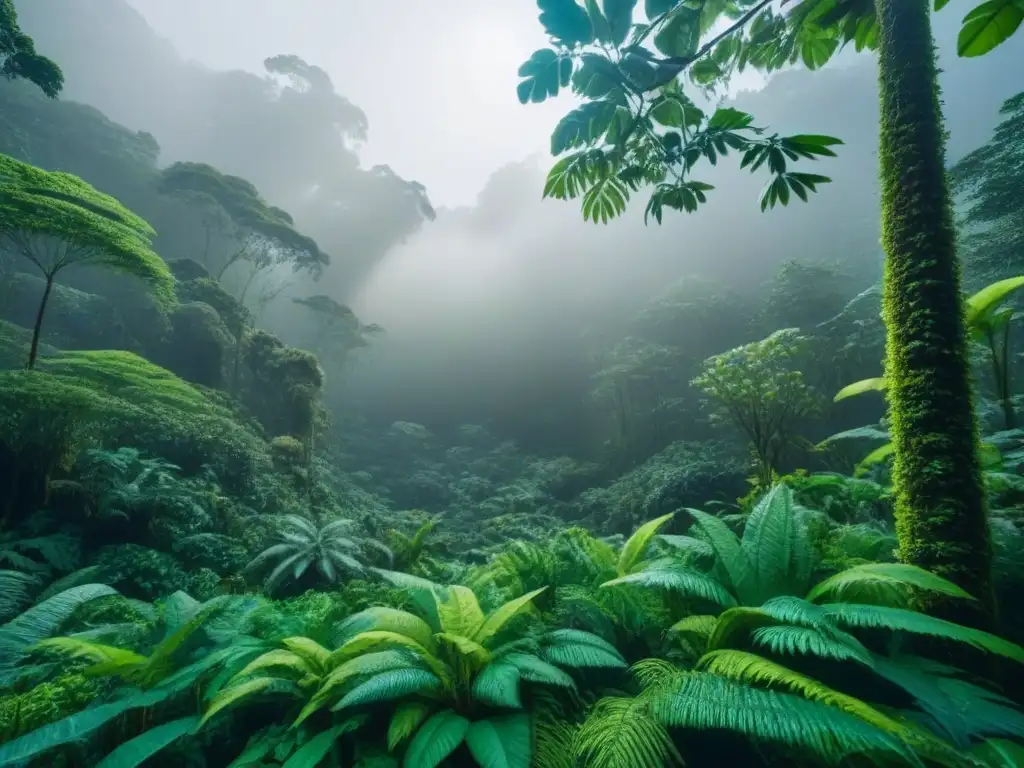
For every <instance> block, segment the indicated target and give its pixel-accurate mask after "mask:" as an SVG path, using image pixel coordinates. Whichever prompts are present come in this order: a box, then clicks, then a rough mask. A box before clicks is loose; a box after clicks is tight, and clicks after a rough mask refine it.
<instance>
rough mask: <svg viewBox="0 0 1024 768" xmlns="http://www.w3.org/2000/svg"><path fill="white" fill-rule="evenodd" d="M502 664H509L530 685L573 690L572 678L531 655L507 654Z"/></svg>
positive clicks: (552, 665)
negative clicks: (537, 684) (535, 684)
mask: <svg viewBox="0 0 1024 768" xmlns="http://www.w3.org/2000/svg"><path fill="white" fill-rule="evenodd" d="M501 661H502V663H505V664H511V665H512V666H513V667H515V668H516V669H518V670H519V677H520V678H522V679H523V680H526V681H527V682H530V683H541V684H543V685H556V686H558V687H559V688H569V689H572V690H575V688H576V683H575V681H574V680H573V679H572V677H571V676H570V675H569V674H568V673H567V672H563V671H562V670H561V669H559V668H558V667H556V666H555V665H554V664H549V663H548V662H546V661H544V660H543V659H541V658H540V657H538V656H534V655H533V654H532V653H517V652H513V653H507V654H505V655H504V656H502V657H501Z"/></svg>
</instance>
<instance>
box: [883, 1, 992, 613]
mask: <svg viewBox="0 0 1024 768" xmlns="http://www.w3.org/2000/svg"><path fill="white" fill-rule="evenodd" d="M876 8H877V13H878V18H879V25H878V26H879V55H880V60H879V71H880V78H879V85H880V94H881V119H882V130H881V141H880V147H879V155H880V158H881V176H882V178H881V180H882V242H883V246H884V248H885V254H886V261H885V275H884V285H883V316H884V318H885V323H886V328H887V338H886V367H885V370H886V373H885V375H886V378H887V379H888V382H889V388H888V393H887V395H888V399H889V408H890V420H891V423H890V431H891V434H892V437H893V443H894V445H895V449H896V450H895V462H894V466H893V484H894V487H895V492H896V510H895V514H896V530H897V536H898V538H899V556H900V559H902V560H903V561H905V562H909V563H913V564H915V565H919V566H921V567H923V568H927V569H929V570H932V571H935V572H937V573H940V574H941V575H943V576H945V577H947V578H949V579H951V580H952V581H954V582H956V583H957V584H958V585H960V586H961V587H962V588H964V589H965V590H967V591H968V592H970V593H971V594H972V595H974V596H975V597H977V598H979V602H978V603H977V605H978V606H980V607H981V609H982V611H985V612H987V613H989V614H990V615H991V613H992V611H993V610H994V609H993V598H992V586H991V581H990V571H991V561H992V544H991V540H990V536H989V530H988V522H987V516H986V510H985V496H984V490H983V484H982V476H981V465H980V461H979V452H978V430H977V424H976V421H975V416H974V410H973V407H972V402H973V401H972V392H971V385H970V369H969V364H968V356H967V337H966V333H965V325H964V316H963V303H962V295H961V291H960V265H959V262H958V260H957V256H956V237H955V229H954V224H953V215H952V206H951V202H950V195H949V189H948V186H947V180H946V170H945V162H944V160H945V136H944V132H943V122H942V112H941V107H940V102H939V94H938V84H937V83H938V81H937V74H936V66H935V51H934V45H933V42H932V35H931V27H930V18H929V13H930V8H929V3H928V0H877V3H876ZM963 605H965V604H964V603H963V601H960V604H959V605H951V604H950V605H945V604H938V605H936V606H934V607H935V608H936V609H938V610H940V612H942V613H944V614H946V616H947V618H954V619H958V620H961V621H966V622H971V621H973V622H974V623H977V622H979V621H980V622H982V623H984V621H985V619H984V617H981V616H978V615H976V612H975V611H974V610H966V609H964V608H961V607H960V606H963ZM965 614H966V615H965Z"/></svg>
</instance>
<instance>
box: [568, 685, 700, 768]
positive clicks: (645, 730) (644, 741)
mask: <svg viewBox="0 0 1024 768" xmlns="http://www.w3.org/2000/svg"><path fill="white" fill-rule="evenodd" d="M574 752H575V753H576V755H577V756H578V757H579V758H580V759H582V761H583V764H584V765H587V766H589V767H590V768H667V766H671V765H682V763H683V760H682V757H681V756H680V755H679V752H678V751H677V750H676V747H675V744H674V743H673V742H672V737H671V736H670V735H669V733H668V731H667V730H666V728H665V726H664V725H662V724H661V722H659V721H658V720H657V719H656V718H655V717H654V715H653V713H652V710H651V704H650V702H649V701H648V700H647V699H645V698H643V697H638V698H624V697H611V696H609V697H605V698H603V699H600V700H598V702H597V703H596V704H594V707H593V709H592V710H591V711H590V714H589V715H588V717H587V719H586V720H585V721H584V723H583V725H582V726H580V729H579V732H578V733H577V734H576V742H575V744H574Z"/></svg>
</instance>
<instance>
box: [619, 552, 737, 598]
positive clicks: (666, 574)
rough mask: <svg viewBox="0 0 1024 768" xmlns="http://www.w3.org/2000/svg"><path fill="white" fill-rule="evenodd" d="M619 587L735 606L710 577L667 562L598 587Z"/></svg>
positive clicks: (671, 561) (676, 563) (724, 590)
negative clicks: (657, 591)
mask: <svg viewBox="0 0 1024 768" xmlns="http://www.w3.org/2000/svg"><path fill="white" fill-rule="evenodd" d="M620 584H634V585H636V586H641V587H649V588H656V589H665V590H669V591H671V592H675V593H678V594H680V595H685V596H687V597H694V598H699V599H701V600H707V601H708V602H711V603H715V604H716V605H721V606H723V607H727V608H728V607H731V606H734V605H736V599H735V598H734V597H733V596H732V595H731V594H729V591H728V590H727V589H726V588H725V587H723V586H722V585H721V584H720V583H719V582H718V581H717V580H716V579H715V578H714V577H713V576H708V575H707V574H705V573H701V572H700V571H697V570H694V569H692V568H688V567H686V566H685V565H682V564H680V563H678V562H675V561H673V560H670V559H665V560H657V561H655V562H653V563H651V564H650V565H649V566H647V567H646V568H644V569H643V570H642V571H637V572H635V573H631V574H628V575H626V576H620V577H618V578H615V579H612V580H611V581H606V582H604V583H603V584H602V585H601V587H602V588H606V587H613V586H617V585H620Z"/></svg>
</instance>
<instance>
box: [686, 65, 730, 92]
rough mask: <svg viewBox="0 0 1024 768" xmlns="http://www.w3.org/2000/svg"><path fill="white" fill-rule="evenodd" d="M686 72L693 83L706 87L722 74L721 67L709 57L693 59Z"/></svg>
mask: <svg viewBox="0 0 1024 768" xmlns="http://www.w3.org/2000/svg"><path fill="white" fill-rule="evenodd" d="M687 74H688V75H689V76H690V81H691V82H692V83H693V84H694V85H699V86H701V87H707V86H709V85H711V84H712V83H713V82H715V80H717V79H718V78H720V77H721V76H722V68H721V67H720V66H718V64H717V63H716V62H714V61H712V60H711V59H701V60H699V61H695V62H694V63H693V65H692V66H691V67H690V69H689V71H688V72H687Z"/></svg>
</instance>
